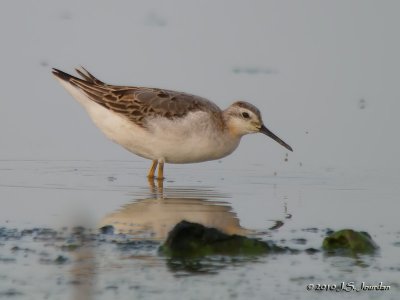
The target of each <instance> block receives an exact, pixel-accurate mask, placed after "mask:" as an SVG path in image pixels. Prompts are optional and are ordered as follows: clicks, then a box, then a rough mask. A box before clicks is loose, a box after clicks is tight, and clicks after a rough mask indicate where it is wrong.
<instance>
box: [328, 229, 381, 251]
mask: <svg viewBox="0 0 400 300" xmlns="http://www.w3.org/2000/svg"><path fill="white" fill-rule="evenodd" d="M322 248H323V249H324V250H325V251H327V252H328V253H332V254H344V255H346V254H348V255H354V254H373V253H374V252H375V251H376V250H377V249H378V248H379V247H378V245H377V244H376V243H375V242H374V241H373V240H372V238H371V236H370V235H369V234H368V233H367V232H364V231H354V230H352V229H343V230H339V231H335V232H333V233H331V234H330V235H329V236H327V237H326V238H325V239H324V241H323V243H322Z"/></svg>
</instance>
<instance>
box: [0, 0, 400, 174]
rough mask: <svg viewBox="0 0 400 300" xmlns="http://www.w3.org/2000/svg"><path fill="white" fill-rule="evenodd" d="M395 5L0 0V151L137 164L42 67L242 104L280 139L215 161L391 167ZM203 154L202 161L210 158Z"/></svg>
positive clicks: (9, 155) (399, 6)
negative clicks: (247, 103) (81, 71)
mask: <svg viewBox="0 0 400 300" xmlns="http://www.w3.org/2000/svg"><path fill="white" fill-rule="evenodd" d="M399 11H400V2H398V1H365V0H362V1H329V2H328V1H201V2H199V1H183V0H182V1H179V0H178V1H112V2H111V1H84V2H82V1H68V2H61V1H60V2H58V1H57V2H56V1H34V2H31V1H9V2H2V4H1V9H0V36H1V37H2V41H1V54H2V55H0V66H1V68H0V80H1V82H2V92H1V96H0V137H1V139H0V140H1V142H0V143H1V144H0V159H2V160H9V159H18V160H19V159H33V160H37V159H67V160H69V159H95V160H97V159H98V160H103V159H110V160H114V159H116V160H141V158H138V157H136V156H133V155H131V154H130V153H128V152H127V151H125V150H124V149H122V148H120V147H119V146H117V145H114V144H113V143H111V142H108V141H106V139H105V138H104V137H103V135H102V134H101V133H100V131H99V130H97V128H95V126H94V125H92V123H91V121H90V119H89V118H88V116H87V115H86V113H85V112H84V111H83V109H82V108H81V107H80V106H79V105H78V104H77V103H76V102H75V100H73V98H72V97H71V96H70V95H69V94H67V92H66V91H64V89H63V88H62V87H61V86H60V85H59V84H58V82H56V81H55V80H54V79H53V78H52V75H51V72H50V70H51V67H57V68H60V69H62V70H64V71H67V72H73V69H74V67H77V66H79V65H82V66H85V67H86V68H87V69H88V70H90V71H91V72H93V73H94V74H95V75H96V76H98V77H99V78H100V79H101V80H103V81H106V82H109V83H114V84H130V85H141V86H153V87H162V88H168V89H176V90H181V91H186V92H189V93H193V94H197V95H200V96H204V97H207V98H209V99H210V100H212V101H214V102H216V103H217V104H218V105H219V106H221V107H222V108H225V107H226V106H228V105H229V104H230V103H231V102H233V101H235V100H237V99H243V100H248V101H250V102H252V103H254V104H256V105H257V106H258V107H259V108H260V110H261V111H262V113H263V116H264V119H265V123H266V125H267V126H268V127H269V128H270V129H271V130H272V131H274V132H275V133H276V134H277V135H278V136H280V137H281V138H282V139H284V140H285V141H287V142H288V143H289V144H290V145H292V146H293V148H294V150H295V151H294V153H293V154H290V155H289V162H288V163H285V162H284V158H285V155H286V153H285V150H284V149H283V148H282V147H281V146H279V145H278V144H277V143H275V142H273V141H272V140H269V139H266V138H265V136H262V135H253V136H247V137H245V138H244V140H243V141H242V144H241V146H240V147H239V149H238V150H237V151H236V152H235V153H234V154H233V155H231V156H230V157H228V158H226V159H224V163H225V162H226V163H232V162H235V163H236V164H238V165H246V164H251V163H257V162H262V163H266V165H267V166H268V167H269V166H270V167H271V170H273V169H274V168H279V167H280V168H285V170H287V171H290V170H294V169H296V168H299V166H300V164H301V165H302V166H301V167H302V168H303V170H307V169H308V168H310V169H312V168H317V169H318V168H339V169H346V170H355V171H356V172H357V170H359V171H361V170H363V169H391V168H394V169H397V168H398V167H399V166H400V160H399V158H398V154H399V152H400V142H399V134H398V130H399V128H400V127H399V125H400V122H399V118H398V113H399V111H400V101H399V98H400V84H399V69H400V59H399V53H400V41H399V39H400V35H399V28H400V18H399V14H398V12H399ZM211 163H215V162H211Z"/></svg>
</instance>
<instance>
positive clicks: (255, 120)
mask: <svg viewBox="0 0 400 300" xmlns="http://www.w3.org/2000/svg"><path fill="white" fill-rule="evenodd" d="M224 117H225V120H226V124H227V127H228V130H229V132H230V133H231V134H232V135H234V136H239V137H241V136H243V135H245V134H249V133H257V132H260V133H263V134H265V135H267V136H269V137H270V138H272V139H273V140H275V141H276V142H278V143H279V144H281V145H282V146H283V147H285V148H286V149H288V150H290V151H293V149H292V147H290V146H289V145H288V144H286V143H285V142H284V141H282V140H281V139H280V138H279V137H277V136H276V135H275V134H274V133H272V132H271V131H270V130H269V129H268V128H267V127H265V125H264V123H263V120H262V117H261V113H260V111H259V110H258V108H257V107H255V106H254V105H252V104H250V103H248V102H245V101H237V102H235V103H233V104H232V105H231V106H229V107H228V108H227V109H226V110H225V111H224Z"/></svg>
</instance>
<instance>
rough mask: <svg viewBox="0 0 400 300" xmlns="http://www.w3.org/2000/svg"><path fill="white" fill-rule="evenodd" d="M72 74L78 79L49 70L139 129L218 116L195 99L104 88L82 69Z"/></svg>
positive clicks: (163, 92)
mask: <svg viewBox="0 0 400 300" xmlns="http://www.w3.org/2000/svg"><path fill="white" fill-rule="evenodd" d="M76 71H77V73H78V74H79V75H80V76H81V77H82V79H81V78H77V77H74V76H72V75H69V74H67V73H65V72H63V71H60V70H57V69H53V74H54V75H55V76H57V77H58V78H60V79H62V80H65V81H68V82H69V83H70V84H72V85H74V86H76V87H78V88H80V89H81V90H82V91H83V92H84V93H85V94H86V95H87V96H88V97H89V98H90V99H91V100H93V101H95V102H96V103H98V104H100V105H102V106H104V107H106V108H107V109H110V110H112V111H114V112H116V113H119V114H121V115H124V116H125V117H127V118H129V119H130V120H131V121H133V122H134V123H136V124H137V125H139V126H143V127H145V119H146V118H148V117H157V116H160V117H166V118H169V119H174V118H179V117H183V116H185V115H186V114H187V113H189V112H191V111H199V110H206V111H210V112H212V113H217V114H218V113H220V112H221V111H220V109H219V108H218V107H217V106H216V105H215V104H214V103H212V102H209V101H208V100H207V99H204V98H201V97H198V96H194V95H190V94H186V93H181V92H175V91H168V90H162V89H156V88H144V87H126V86H114V85H108V84H105V83H104V82H102V81H100V80H98V79H97V78H96V77H94V76H93V75H92V74H90V73H89V72H88V71H87V70H86V69H84V68H82V70H79V69H77V70H76Z"/></svg>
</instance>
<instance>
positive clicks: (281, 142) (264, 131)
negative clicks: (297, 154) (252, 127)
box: [260, 125, 293, 152]
mask: <svg viewBox="0 0 400 300" xmlns="http://www.w3.org/2000/svg"><path fill="white" fill-rule="evenodd" d="M260 132H261V133H264V134H265V135H268V136H269V137H270V138H271V139H273V140H274V141H277V142H278V143H279V144H281V145H282V146H283V147H285V148H286V149H288V150H290V151H292V152H293V149H292V147H290V146H289V145H288V144H286V143H285V142H284V141H282V140H281V139H280V138H278V137H277V136H276V135H275V134H273V133H272V132H271V131H270V130H269V129H268V128H267V127H265V126H264V125H262V126H261V128H260Z"/></svg>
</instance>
